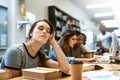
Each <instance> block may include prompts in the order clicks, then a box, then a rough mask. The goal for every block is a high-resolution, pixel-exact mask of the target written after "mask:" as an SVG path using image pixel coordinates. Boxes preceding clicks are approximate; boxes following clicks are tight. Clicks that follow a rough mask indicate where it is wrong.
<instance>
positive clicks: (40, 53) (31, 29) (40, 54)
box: [28, 19, 55, 67]
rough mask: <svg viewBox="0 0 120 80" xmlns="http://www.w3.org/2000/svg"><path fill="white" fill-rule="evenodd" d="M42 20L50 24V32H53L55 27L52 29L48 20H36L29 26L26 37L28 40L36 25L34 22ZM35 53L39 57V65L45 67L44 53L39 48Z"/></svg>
mask: <svg viewBox="0 0 120 80" xmlns="http://www.w3.org/2000/svg"><path fill="white" fill-rule="evenodd" d="M42 21H44V22H46V23H47V24H48V25H49V26H50V34H53V33H54V31H55V29H54V26H53V24H52V23H51V22H50V21H48V20H46V19H43V20H38V21H36V22H34V23H33V25H32V26H31V28H30V31H29V34H28V39H29V40H30V39H31V37H32V36H30V34H31V33H32V31H33V30H34V28H35V27H36V24H37V23H39V22H42ZM37 54H38V55H39V57H40V58H39V59H40V60H39V61H40V63H41V64H39V66H42V67H45V66H46V64H45V63H46V58H45V54H44V53H43V52H42V51H41V50H40V51H38V52H37Z"/></svg>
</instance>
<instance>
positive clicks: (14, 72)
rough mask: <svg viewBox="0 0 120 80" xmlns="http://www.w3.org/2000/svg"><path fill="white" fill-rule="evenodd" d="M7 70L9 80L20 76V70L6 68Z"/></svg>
mask: <svg viewBox="0 0 120 80" xmlns="http://www.w3.org/2000/svg"><path fill="white" fill-rule="evenodd" d="M5 70H6V71H7V73H8V79H11V78H14V77H18V76H19V70H14V69H9V68H5Z"/></svg>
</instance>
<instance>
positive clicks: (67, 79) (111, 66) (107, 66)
mask: <svg viewBox="0 0 120 80" xmlns="http://www.w3.org/2000/svg"><path fill="white" fill-rule="evenodd" d="M97 65H100V66H102V67H104V69H102V70H96V72H97V71H109V70H116V69H120V64H97ZM113 72H114V75H116V76H120V71H113ZM83 73H84V72H83ZM70 79H71V76H69V77H62V78H59V79H55V80H70ZM10 80H30V79H25V78H23V77H22V76H21V77H16V78H13V79H10ZM82 80H89V79H88V78H86V77H83V78H82Z"/></svg>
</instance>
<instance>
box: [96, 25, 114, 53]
mask: <svg viewBox="0 0 120 80" xmlns="http://www.w3.org/2000/svg"><path fill="white" fill-rule="evenodd" d="M99 30H100V32H101V33H99V34H98V35H97V46H98V49H97V51H98V52H99V53H101V54H103V53H105V52H109V48H110V45H111V41H112V38H111V33H110V32H106V28H105V26H104V25H100V27H99Z"/></svg>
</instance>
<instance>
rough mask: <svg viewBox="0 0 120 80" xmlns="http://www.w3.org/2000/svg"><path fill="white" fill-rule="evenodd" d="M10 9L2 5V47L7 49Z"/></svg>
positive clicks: (0, 20)
mask: <svg viewBox="0 0 120 80" xmlns="http://www.w3.org/2000/svg"><path fill="white" fill-rule="evenodd" d="M7 33H8V10H7V8H6V7H3V6H0V49H6V48H7V46H8V41H7V40H8V35H7Z"/></svg>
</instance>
